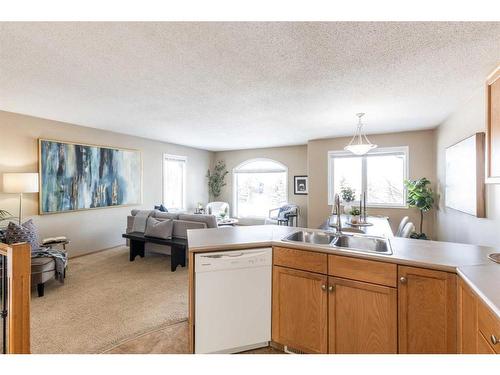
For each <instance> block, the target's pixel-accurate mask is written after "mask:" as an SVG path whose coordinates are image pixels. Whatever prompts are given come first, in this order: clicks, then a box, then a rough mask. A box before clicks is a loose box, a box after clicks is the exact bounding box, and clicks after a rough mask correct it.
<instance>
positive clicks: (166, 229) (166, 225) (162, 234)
mask: <svg viewBox="0 0 500 375" xmlns="http://www.w3.org/2000/svg"><path fill="white" fill-rule="evenodd" d="M173 229H174V221H173V220H171V219H170V220H156V219H155V218H153V217H149V218H148V222H147V224H146V231H145V232H144V235H145V236H147V237H156V238H161V239H163V240H169V239H171V238H172V231H173Z"/></svg>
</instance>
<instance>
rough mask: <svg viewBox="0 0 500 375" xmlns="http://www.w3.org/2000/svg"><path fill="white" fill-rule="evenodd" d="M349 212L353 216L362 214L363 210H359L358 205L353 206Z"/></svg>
mask: <svg viewBox="0 0 500 375" xmlns="http://www.w3.org/2000/svg"><path fill="white" fill-rule="evenodd" d="M349 213H350V214H351V215H352V216H359V215H361V211H360V210H359V208H358V207H353V208H351V211H349Z"/></svg>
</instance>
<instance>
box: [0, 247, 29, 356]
mask: <svg viewBox="0 0 500 375" xmlns="http://www.w3.org/2000/svg"><path fill="white" fill-rule="evenodd" d="M0 254H1V255H4V256H6V257H7V283H8V288H7V290H8V304H7V306H8V307H7V326H8V331H7V353H8V354H29V353H30V298H31V247H30V245H29V244H27V243H19V244H13V245H5V244H2V243H0Z"/></svg>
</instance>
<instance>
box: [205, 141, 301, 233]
mask: <svg viewBox="0 0 500 375" xmlns="http://www.w3.org/2000/svg"><path fill="white" fill-rule="evenodd" d="M255 158H268V159H273V160H276V161H279V162H280V163H283V164H284V165H286V166H287V167H288V201H289V202H290V203H295V204H297V205H298V206H299V208H300V217H299V225H300V226H304V227H305V226H307V195H295V194H294V193H293V176H300V175H307V146H305V145H303V146H290V147H273V148H260V149H250V150H238V151H222V152H216V153H215V155H214V161H217V160H223V161H225V162H226V167H227V169H228V171H229V174H228V175H227V177H226V183H227V186H225V188H224V189H223V191H222V195H221V197H219V198H218V199H219V200H222V201H225V202H229V204H230V205H232V204H233V173H232V170H233V168H235V167H236V166H238V164H240V163H242V162H244V161H246V160H249V159H255ZM241 222H242V224H263V222H264V220H242V221H241Z"/></svg>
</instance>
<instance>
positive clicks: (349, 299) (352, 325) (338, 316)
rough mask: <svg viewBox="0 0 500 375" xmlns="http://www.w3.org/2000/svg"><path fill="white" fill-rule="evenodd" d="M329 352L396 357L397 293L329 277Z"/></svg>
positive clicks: (368, 284)
mask: <svg viewBox="0 0 500 375" xmlns="http://www.w3.org/2000/svg"><path fill="white" fill-rule="evenodd" d="M328 290H329V293H328V295H329V297H328V299H329V300H328V305H329V306H328V331H329V332H328V337H329V345H328V351H329V353H338V354H356V353H358V354H359V353H364V354H372V353H385V354H396V353H397V351H398V337H397V290H396V289H395V288H390V287H386V286H381V285H375V284H370V283H366V282H360V281H352V280H347V279H341V278H335V277H330V278H329V289H328Z"/></svg>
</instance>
